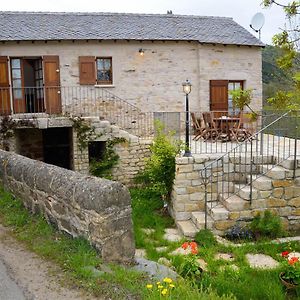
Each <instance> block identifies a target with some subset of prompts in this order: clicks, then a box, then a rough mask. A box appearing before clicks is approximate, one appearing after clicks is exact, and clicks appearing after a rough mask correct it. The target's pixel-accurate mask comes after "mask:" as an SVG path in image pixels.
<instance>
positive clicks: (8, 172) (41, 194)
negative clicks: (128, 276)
mask: <svg viewBox="0 0 300 300" xmlns="http://www.w3.org/2000/svg"><path fill="white" fill-rule="evenodd" d="M0 179H1V181H2V183H3V185H4V186H5V188H7V189H9V190H10V191H11V192H12V193H13V194H14V195H15V196H17V197H18V198H20V199H21V200H22V201H23V203H24V205H25V206H26V207H27V208H28V209H29V210H30V211H32V212H34V213H37V212H41V213H42V214H43V215H44V216H45V217H46V219H47V221H48V222H49V223H52V224H54V225H55V226H57V227H58V228H59V229H60V230H62V231H64V232H67V233H68V234H70V235H72V236H73V237H76V236H84V237H85V238H87V239H88V240H89V241H90V242H91V244H93V245H94V246H95V247H96V249H97V250H98V251H99V253H100V255H101V257H102V258H103V259H104V260H106V261H115V262H122V263H130V262H132V260H133V257H134V252H135V246H134V239H133V226H132V220H131V205H130V195H129V192H128V190H127V188H126V187H125V186H123V185H122V184H120V183H119V182H113V181H109V180H105V179H100V178H95V177H91V176H85V175H82V174H79V173H77V172H74V171H69V170H66V169H62V168H59V167H56V166H52V165H48V164H45V163H43V162H39V161H35V160H32V159H29V158H26V157H23V156H20V155H17V154H15V153H12V152H6V151H2V150H0Z"/></svg>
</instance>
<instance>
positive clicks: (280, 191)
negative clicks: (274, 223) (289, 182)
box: [272, 188, 283, 198]
mask: <svg viewBox="0 0 300 300" xmlns="http://www.w3.org/2000/svg"><path fill="white" fill-rule="evenodd" d="M282 195H283V188H275V189H273V192H272V196H273V197H274V198H281V197H282Z"/></svg>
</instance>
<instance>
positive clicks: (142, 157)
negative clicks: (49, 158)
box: [73, 117, 152, 186]
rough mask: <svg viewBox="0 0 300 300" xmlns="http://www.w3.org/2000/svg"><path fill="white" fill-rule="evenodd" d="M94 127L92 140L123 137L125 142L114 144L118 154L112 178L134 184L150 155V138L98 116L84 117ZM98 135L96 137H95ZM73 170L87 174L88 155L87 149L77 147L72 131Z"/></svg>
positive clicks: (76, 140) (128, 184) (74, 133)
mask: <svg viewBox="0 0 300 300" xmlns="http://www.w3.org/2000/svg"><path fill="white" fill-rule="evenodd" d="M85 120H86V121H87V122H88V123H89V124H90V125H91V126H93V127H94V128H95V134H96V137H95V139H93V140H94V141H107V140H108V139H114V138H124V139H125V140H126V142H124V143H120V144H117V145H115V147H114V148H115V151H116V153H117V154H118V155H119V157H120V158H119V161H118V164H117V165H116V166H115V167H114V168H113V169H112V176H113V179H114V180H117V181H120V182H121V183H123V184H126V186H132V185H134V180H133V179H134V177H135V176H136V175H137V174H138V172H139V171H141V170H143V169H144V166H145V162H146V158H147V157H149V156H150V145H151V144H152V141H151V140H143V139H140V138H138V137H137V136H134V135H132V134H130V133H128V132H127V131H125V130H121V129H120V128H119V127H118V126H115V125H111V124H110V123H109V122H108V121H101V120H99V118H91V117H89V118H85ZM97 136H98V137H97ZM73 149H74V150H73V153H74V170H76V171H78V172H80V173H83V174H88V172H89V157H88V150H87V149H83V150H82V151H81V150H80V149H79V147H78V139H77V134H76V132H75V131H74V132H73Z"/></svg>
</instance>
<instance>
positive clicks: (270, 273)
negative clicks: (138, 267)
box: [131, 190, 300, 299]
mask: <svg viewBox="0 0 300 300" xmlns="http://www.w3.org/2000/svg"><path fill="white" fill-rule="evenodd" d="M131 195H132V201H133V220H134V228H135V233H136V238H137V244H136V246H137V248H143V249H145V250H146V254H147V258H149V259H152V260H156V261H157V260H159V258H160V257H165V258H166V259H168V260H169V261H170V262H171V263H172V265H173V267H174V268H175V269H176V271H177V272H178V273H179V274H181V275H184V274H186V269H187V268H190V269H192V268H193V262H187V259H186V257H185V256H183V255H177V256H176V255H175V256H174V255H171V254H170V253H171V252H172V251H173V250H175V249H176V248H178V247H180V246H181V245H182V243H183V242H184V240H181V241H178V242H168V241H166V240H164V239H163V232H164V229H165V228H166V227H171V226H173V222H172V219H170V217H168V216H167V214H166V213H165V212H164V210H163V206H162V202H161V200H160V198H159V196H157V195H155V194H151V193H149V192H147V190H132V191H131ZM142 228H151V229H154V232H152V233H150V234H149V232H147V231H146V232H145V231H144V230H142ZM195 239H196V241H197V243H198V254H197V255H196V258H201V259H203V260H204V261H205V262H206V263H207V270H206V271H204V272H202V273H201V274H200V275H198V276H188V278H185V280H186V281H189V282H192V283H193V284H194V285H196V286H198V287H200V288H201V289H203V290H204V291H206V290H209V289H212V290H214V291H215V292H216V293H217V294H218V295H228V294H233V295H234V297H236V298H237V299H299V298H300V291H299V289H296V290H291V291H287V290H286V288H285V287H284V286H283V285H282V284H281V282H280V280H279V273H280V271H281V265H279V267H278V268H276V269H272V270H261V269H253V268H250V266H249V264H248V262H247V260H246V254H248V253H251V254H265V255H269V256H271V257H272V258H274V259H275V260H277V261H282V260H283V258H282V257H281V253H282V252H283V251H285V250H288V249H292V250H293V251H297V252H300V243H299V242H290V243H284V244H274V243H271V242H270V240H269V241H268V240H261V241H259V242H255V243H249V242H248V243H243V244H242V246H240V247H236V246H234V245H228V246H225V245H222V244H219V243H217V242H215V241H214V237H213V236H212V235H211V233H210V232H205V231H202V232H200V233H199V234H198V236H196V238H195ZM159 246H166V247H167V250H166V251H163V252H160V251H157V250H156V249H157V248H158V247H159ZM217 253H228V254H229V255H231V256H232V257H233V260H232V261H226V260H223V259H216V257H215V256H216V254H217ZM192 260H193V259H192ZM233 265H234V267H233Z"/></svg>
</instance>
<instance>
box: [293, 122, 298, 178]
mask: <svg viewBox="0 0 300 300" xmlns="http://www.w3.org/2000/svg"><path fill="white" fill-rule="evenodd" d="M295 120H296V122H297V117H295ZM297 142H298V126H297V124H296V135H295V148H294V170H293V179H295V178H296V169H297Z"/></svg>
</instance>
